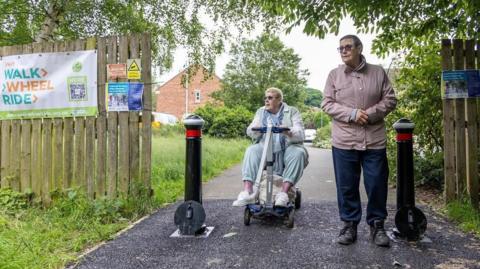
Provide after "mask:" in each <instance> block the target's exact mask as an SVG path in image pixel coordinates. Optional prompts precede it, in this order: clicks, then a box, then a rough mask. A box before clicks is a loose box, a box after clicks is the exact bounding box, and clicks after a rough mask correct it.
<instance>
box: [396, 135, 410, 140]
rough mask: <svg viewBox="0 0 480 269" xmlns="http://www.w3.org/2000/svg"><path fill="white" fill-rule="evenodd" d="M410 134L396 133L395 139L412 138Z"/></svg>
mask: <svg viewBox="0 0 480 269" xmlns="http://www.w3.org/2000/svg"><path fill="white" fill-rule="evenodd" d="M412 136H413V135H412V134H397V141H407V140H412Z"/></svg>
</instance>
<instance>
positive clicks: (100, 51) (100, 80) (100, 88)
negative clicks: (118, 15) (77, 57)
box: [95, 38, 107, 197]
mask: <svg viewBox="0 0 480 269" xmlns="http://www.w3.org/2000/svg"><path fill="white" fill-rule="evenodd" d="M106 52H107V46H106V39H105V38H98V40H97V73H98V75H97V100H98V117H97V120H96V123H95V127H96V137H97V152H96V153H97V158H96V160H97V162H96V164H97V166H96V178H95V181H96V184H95V193H96V196H97V197H103V196H105V179H106V175H107V173H106V167H107V166H106V161H107V158H106V156H107V126H106V124H107V118H106V115H107V113H106V108H105V82H106V76H107V74H106V63H107V53H106Z"/></svg>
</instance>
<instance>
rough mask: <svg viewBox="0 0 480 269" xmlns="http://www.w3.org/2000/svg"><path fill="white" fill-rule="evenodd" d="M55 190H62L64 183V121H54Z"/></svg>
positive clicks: (53, 185) (53, 184) (53, 183)
mask: <svg viewBox="0 0 480 269" xmlns="http://www.w3.org/2000/svg"><path fill="white" fill-rule="evenodd" d="M52 155H53V159H52V160H53V174H52V178H53V182H52V189H53V190H61V189H62V182H63V121H62V119H59V118H57V119H54V120H53V152H52Z"/></svg>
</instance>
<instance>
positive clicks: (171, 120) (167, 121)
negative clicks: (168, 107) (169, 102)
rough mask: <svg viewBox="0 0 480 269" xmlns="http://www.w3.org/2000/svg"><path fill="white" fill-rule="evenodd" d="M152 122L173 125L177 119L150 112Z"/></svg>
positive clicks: (168, 115)
mask: <svg viewBox="0 0 480 269" xmlns="http://www.w3.org/2000/svg"><path fill="white" fill-rule="evenodd" d="M152 115H153V121H156V122H160V123H161V124H168V125H173V124H175V123H177V121H178V120H177V117H175V116H174V115H172V114H167V113H161V112H152Z"/></svg>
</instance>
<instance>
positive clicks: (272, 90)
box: [265, 87, 283, 101]
mask: <svg viewBox="0 0 480 269" xmlns="http://www.w3.org/2000/svg"><path fill="white" fill-rule="evenodd" d="M267 92H273V93H275V94H277V96H279V97H280V101H283V92H282V90H280V89H279V88H275V87H270V88H268V89H267V90H266V91H265V93H267Z"/></svg>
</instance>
